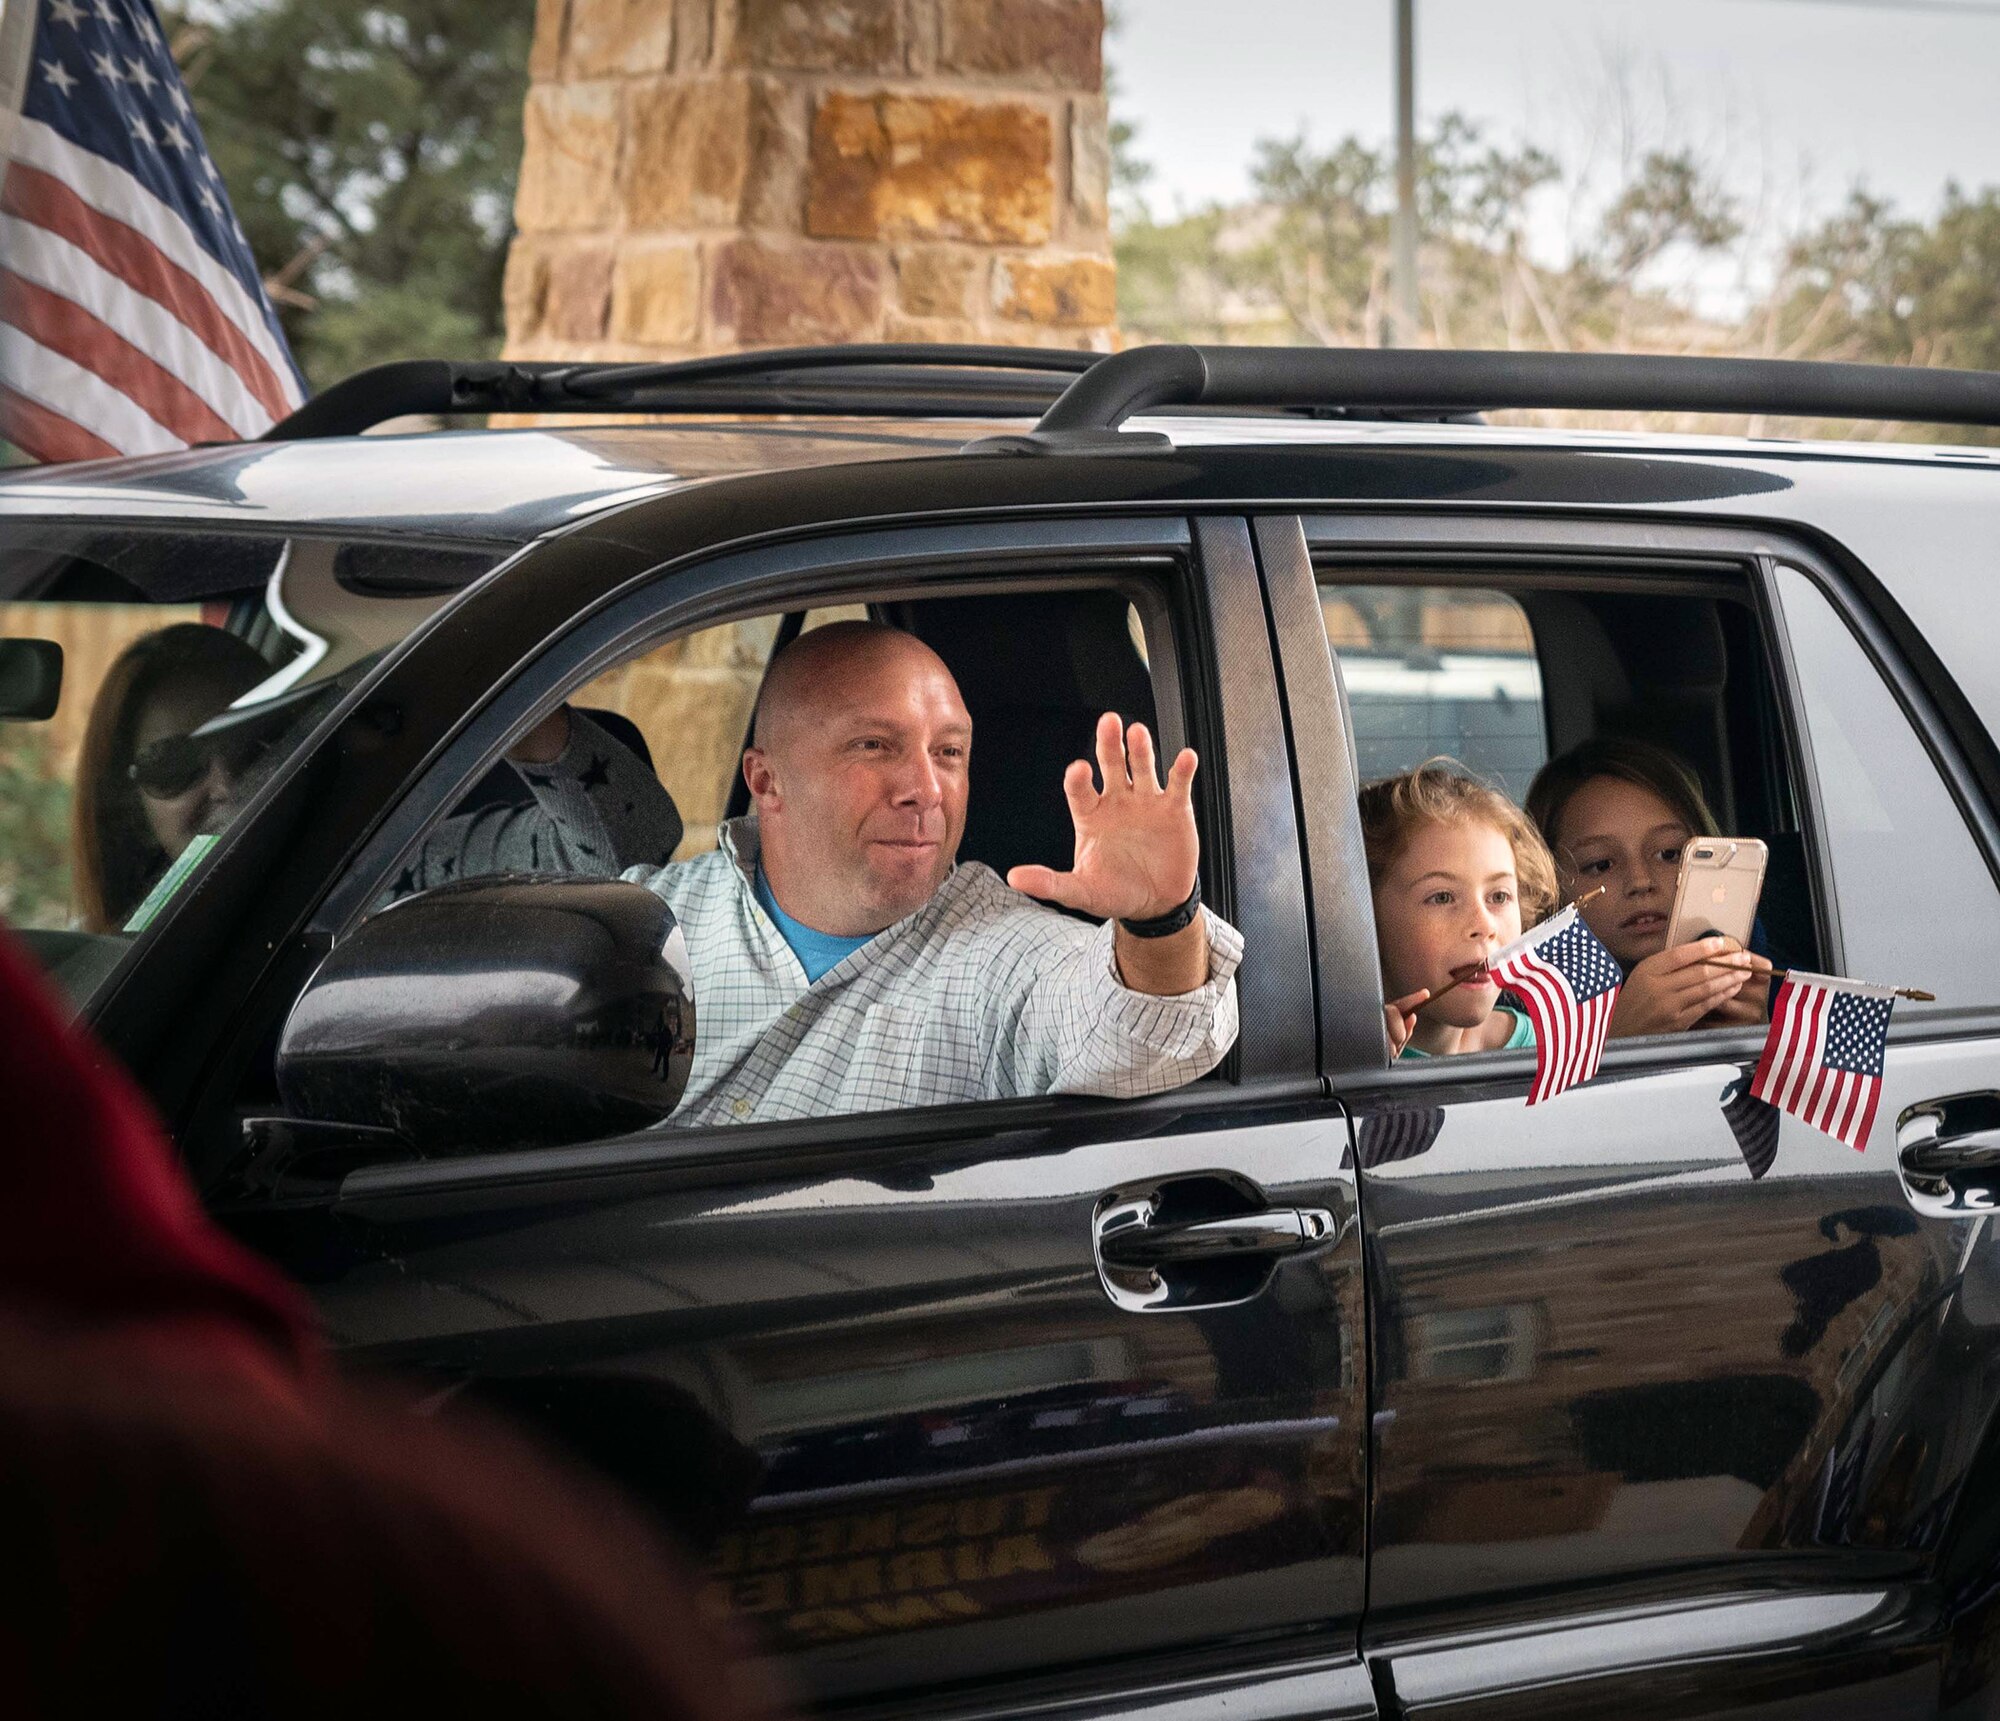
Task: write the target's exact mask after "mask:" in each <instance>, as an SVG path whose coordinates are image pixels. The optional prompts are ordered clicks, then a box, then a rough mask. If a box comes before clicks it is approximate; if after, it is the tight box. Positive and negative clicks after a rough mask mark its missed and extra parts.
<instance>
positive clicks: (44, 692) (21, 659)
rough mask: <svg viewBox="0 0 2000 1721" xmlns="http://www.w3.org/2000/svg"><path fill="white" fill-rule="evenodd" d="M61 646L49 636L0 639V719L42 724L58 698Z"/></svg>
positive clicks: (53, 712) (51, 711)
mask: <svg viewBox="0 0 2000 1721" xmlns="http://www.w3.org/2000/svg"><path fill="white" fill-rule="evenodd" d="M62 671H63V648H62V647H61V646H60V645H58V644H57V643H56V642H55V641H54V640H52V639H0V718H12V719H14V720H16V721H17V722H23V723H43V722H46V721H47V720H48V719H49V718H51V717H53V716H54V715H55V714H56V704H57V702H58V701H59V700H60V699H61V698H62Z"/></svg>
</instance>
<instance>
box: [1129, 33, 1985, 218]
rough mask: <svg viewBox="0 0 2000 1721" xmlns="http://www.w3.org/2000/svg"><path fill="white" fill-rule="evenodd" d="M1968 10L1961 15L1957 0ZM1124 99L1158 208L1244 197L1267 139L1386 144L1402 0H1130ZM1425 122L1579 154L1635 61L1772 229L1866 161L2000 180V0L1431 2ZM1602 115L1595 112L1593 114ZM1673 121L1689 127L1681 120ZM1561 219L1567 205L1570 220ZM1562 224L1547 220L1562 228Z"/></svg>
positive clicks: (1906, 182)
mask: <svg viewBox="0 0 2000 1721" xmlns="http://www.w3.org/2000/svg"><path fill="white" fill-rule="evenodd" d="M1952 6H1958V7H1961V8H1962V10H1960V11H1958V12H1956V13H1954V12H1953V11H1951V10H1948V9H1947V8H1949V7H1952ZM1118 9H1119V11H1120V13H1121V15H1122V22H1121V24H1120V26H1119V28H1118V29H1117V31H1116V32H1115V34H1114V35H1113V36H1112V38H1111V40H1110V43H1109V56H1110V60H1111V64H1112V67H1113V71H1114V76H1115V78H1116V81H1117V92H1116V96H1115V104H1116V111H1117V112H1118V114H1119V115H1120V116H1121V117H1123V118H1126V119H1129V120H1131V121H1133V122H1135V123H1136V124H1137V125H1138V127H1139V137H1138V154H1139V155H1140V157H1141V158H1142V159H1144V160H1147V161H1150V162H1151V163H1152V164H1153V166H1154V169H1155V176H1154V179H1153V180H1152V182H1151V184H1150V185H1149V186H1148V188H1147V195H1148V198H1149V201H1150V202H1151V204H1152V206H1153V208H1154V210H1155V212H1156V213H1170V212H1171V211H1172V210H1173V209H1174V207H1175V205H1176V202H1177V200H1178V201H1180V202H1182V203H1185V204H1187V205H1189V206H1192V205H1196V204H1199V203H1202V202H1204V201H1206V200H1209V199H1212V198H1223V199H1229V198H1234V197H1239V196H1241V195H1243V193H1244V192H1245V190H1246V189H1247V187H1248V175H1247V169H1248V165H1249V162H1250V159H1251V151H1252V145H1253V144H1254V142H1255V141H1256V139H1258V138H1259V137H1267V136H1273V135H1288V134H1291V133H1293V132H1296V131H1297V130H1299V129H1300V128H1301V127H1304V128H1306V129H1307V130H1308V131H1309V132H1310V134H1311V135H1312V137H1313V138H1314V139H1315V140H1316V141H1318V142H1321V143H1331V142H1332V141H1334V140H1335V139H1337V138H1338V137H1340V136H1341V135H1342V134H1343V133H1346V132H1350V131H1352V132H1356V133H1359V134H1360V135H1361V136H1363V137H1364V138H1368V139H1377V140H1382V141H1385V142H1386V141H1387V140H1388V138H1389V137H1390V135H1391V130H1392V127H1393V124H1394V84H1393V58H1392V55H1393V18H1394V6H1393V0H1122V4H1120V6H1119V8H1118ZM1416 9H1417V109H1418V116H1419V123H1420V124H1421V123H1422V121H1423V119H1424V117H1425V116H1435V115H1437V114H1440V113H1443V112H1445V111H1447V110H1449V109H1452V108H1457V109H1459V110H1460V111H1462V112H1464V113H1466V114H1468V115H1471V116H1473V117H1475V118H1479V119H1484V120H1487V121H1490V122H1491V123H1492V124H1493V126H1494V128H1495V130H1496V132H1497V133H1498V134H1499V135H1501V136H1503V137H1508V138H1511V139H1514V140H1522V139H1525V140H1528V141H1532V142H1535V143H1538V144H1541V145H1542V146H1543V147H1545V148H1549V149H1551V150H1552V151H1554V152H1555V153H1556V154H1558V155H1559V156H1563V157H1565V158H1566V159H1568V160H1570V161H1571V162H1575V161H1577V160H1578V159H1580V158H1581V156H1582V154H1583V151H1584V149H1585V147H1586V145H1587V143H1588V142H1589V141H1590V140H1591V139H1593V138H1594V139H1595V140H1596V142H1597V143H1598V145H1599V146H1600V148H1601V149H1603V150H1605V151H1607V152H1609V151H1610V150H1612V149H1613V148H1615V144H1614V142H1613V138H1614V133H1615V129H1616V127H1615V123H1614V122H1613V121H1611V120H1609V119H1608V118H1606V117H1605V116H1606V115H1607V114H1608V113H1610V112H1615V111H1616V110H1617V109H1618V108H1619V107H1620V106H1621V104H1620V103H1618V102H1615V101H1607V93H1608V91H1609V90H1610V88H1611V86H1612V84H1613V82H1614V76H1613V73H1612V71H1611V70H1610V68H1614V67H1616V68H1622V70H1621V71H1620V72H1619V74H1618V75H1620V76H1622V77H1623V79H1624V80H1625V82H1626V84H1627V85H1628V87H1629V89H1630V90H1631V92H1632V94H1631V96H1630V98H1629V99H1628V100H1627V101H1625V102H1624V103H1623V104H1622V107H1623V109H1624V112H1625V113H1626V115H1627V116H1628V118H1629V119H1630V121H1631V122H1632V123H1633V124H1634V125H1635V126H1636V128H1637V129H1638V131H1639V132H1640V133H1642V134H1645V139H1644V141H1647V142H1652V141H1655V139H1662V140H1665V141H1686V142H1690V143H1693V144H1696V145H1698V146H1700V147H1702V148H1704V149H1705V150H1707V151H1708V152H1709V153H1710V155H1711V156H1712V157H1713V158H1714V159H1716V160H1718V161H1726V162H1727V163H1728V164H1729V172H1730V175H1731V178H1732V181H1733V185H1734V188H1735V189H1736V190H1737V191H1738V193H1739V194H1740V195H1741V196H1742V198H1743V199H1744V203H1745V208H1746V211H1752V212H1754V211H1755V210H1757V209H1759V208H1761V209H1763V210H1766V211H1768V212H1769V214H1768V217H1767V218H1766V219H1765V221H1764V222H1763V226H1764V227H1765V228H1767V229H1770V230H1774V231H1775V230H1776V228H1777V227H1778V226H1779V225H1780V224H1781V223H1782V222H1783V221H1784V220H1786V219H1796V218H1797V217H1798V215H1799V214H1800V212H1801V211H1802V210H1805V211H1809V210H1811V209H1825V208H1827V207H1829V206H1831V205H1832V204H1833V203H1835V202H1837V201H1838V200H1839V199H1840V198H1841V197H1842V196H1844V195H1845V192H1846V189H1847V187H1848V186H1849V185H1850V184H1851V183H1853V182H1854V181H1855V180H1856V179H1862V180H1865V181H1866V182H1867V184H1868V185H1869V186H1870V188H1871V189H1873V190H1874V191H1876V192H1877V193H1878V194H1887V195H1889V196H1890V197H1892V198H1893V199H1894V200H1895V201H1896V202H1897V203H1898V204H1900V205H1901V206H1903V207H1904V208H1905V210H1906V211H1908V212H1911V213H1917V212H1923V213H1928V212H1930V211H1931V210H1932V209H1934V208H1935V206H1936V204H1937V201H1938V197H1939V194H1940V192H1941V191H1942V188H1943V186H1944V183H1945V181H1946V180H1947V179H1948V178H1951V177H1953V176H1956V177H1957V178H1958V179H1959V181H1960V182H1961V183H1962V184H1964V185H1967V186H1968V187H1976V186H1979V185H1984V184H2000V99H1996V93H1997V92H2000V0H1416ZM1593 116H1595V118H1594V117H1593ZM1668 134H1672V135H1671V137H1670V136H1669V135H1668ZM1549 219H1550V220H1553V217H1550V218H1549ZM1548 236H1549V235H1547V234H1545V237H1548Z"/></svg>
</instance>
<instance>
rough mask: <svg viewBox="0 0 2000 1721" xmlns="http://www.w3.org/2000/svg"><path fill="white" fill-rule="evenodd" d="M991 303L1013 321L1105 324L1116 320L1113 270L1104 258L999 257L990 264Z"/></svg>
mask: <svg viewBox="0 0 2000 1721" xmlns="http://www.w3.org/2000/svg"><path fill="white" fill-rule="evenodd" d="M993 303H994V308H995V309H996V310H998V311H999V313H1000V314H1001V315H1002V316H1003V317H1011V318H1013V319H1015V320H1016V321H1018V322H1026V323H1040V324H1042V325H1044V326H1045V327H1048V328H1073V329H1081V328H1097V327H1105V326H1108V325H1109V324H1111V323H1114V322H1116V321H1117V319H1118V271H1117V269H1116V268H1115V267H1114V266H1113V265H1112V263H1111V261H1110V260H1109V259H1108V258H1105V257H1062V258H1043V257H1003V258H1001V259H1000V261H999V262H998V263H996V264H995V265H994V270H993Z"/></svg>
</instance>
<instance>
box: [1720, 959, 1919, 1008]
mask: <svg viewBox="0 0 2000 1721" xmlns="http://www.w3.org/2000/svg"><path fill="white" fill-rule="evenodd" d="M1702 962H1703V964H1704V965H1705V966H1707V967H1710V968H1733V969H1735V970H1736V972H1737V973H1739V974H1762V973H1765V972H1766V970H1764V969H1762V968H1753V967H1752V966H1751V965H1750V964H1749V963H1747V962H1732V961H1731V960H1730V959H1729V958H1728V957H1727V956H1704V957H1703V958H1702ZM1769 974H1770V977H1771V978H1772V979H1773V980H1789V979H1790V978H1791V977H1792V971H1791V969H1789V968H1773V969H1770V970H1769ZM1826 978H1828V979H1829V980H1838V979H1841V978H1842V976H1840V975H1837V974H1830V975H1828V976H1826ZM1848 984H1849V985H1851V986H1856V987H1860V988H1864V989H1865V990H1867V991H1870V992H1886V993H1888V994H1889V995H1890V996H1891V997H1895V998H1908V999H1909V1000H1911V1002H1913V1003H1917V1004H1935V1003H1936V1002H1937V994H1936V993H1935V992H1926V991H1925V990H1924V989H1923V988H1922V987H1921V986H1880V985H1877V984H1876V983H1875V982H1874V981H1872V980H1851V981H1849V982H1848Z"/></svg>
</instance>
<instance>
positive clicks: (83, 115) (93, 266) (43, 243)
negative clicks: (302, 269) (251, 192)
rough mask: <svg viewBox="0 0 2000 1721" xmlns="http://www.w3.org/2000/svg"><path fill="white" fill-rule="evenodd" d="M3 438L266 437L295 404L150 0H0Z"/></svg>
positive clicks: (155, 444) (287, 358) (139, 443)
mask: <svg viewBox="0 0 2000 1721" xmlns="http://www.w3.org/2000/svg"><path fill="white" fill-rule="evenodd" d="M0 173H3V174H4V179H0V435H5V437H6V438H7V439H8V440H9V441H11V442H13V443H14V444H15V445H16V446H18V447H20V448H21V449H23V450H25V451H26V452H27V453H29V454H32V455H34V456H35V457H37V458H38V459H42V460H86V459H92V458H96V457H98V456H102V455H112V454H151V453H159V452H165V451H169V450H172V449H176V448H184V447H186V446H187V445H188V444H189V443H191V442H210V441H231V440H235V439H237V438H240V437H251V436H257V435H259V434H261V433H262V432H263V431H265V430H267V429H269V428H270V426H271V425H272V424H273V423H274V422H275V421H276V420H278V419H279V418H282V417H283V416H284V415H285V414H286V413H288V412H290V411H291V410H292V408H294V407H295V406H297V405H298V404H299V402H300V401H301V400H303V399H304V397H305V389H304V385H303V384H302V383H301V381H300V378H299V373H298V368H297V366H296V365H294V364H293V362H292V355H291V352H290V350H289V349H288V348H287V346H286V344H285V337H284V335H283V333H282V332H281V331H280V329H279V327H278V320H277V317H276V316H275V315H274V314H273V312H272V310H271V305H270V301H269V300H268V299H267V298H266V297H265V296H264V288H263V283H262V281H261V280H260V278H259V276H258V273H257V266H256V264H255V262H254V261H253V260H252V258H251V255H250V247H249V246H248V245H247V244H245V243H244V239H243V234H242V231H241V229H240V228H238V226H237V225H236V217H235V215H234V213H233V212H232V211H231V209H230V207H229V201H228V199H227V197H225V196H224V194H223V189H222V180H221V175H220V174H218V173H217V172H216V169H215V163H214V162H212V161H211V160H210V159H209V156H208V151H207V149H206V147H205V146H204V145H203V143H202V138H201V131H200V128H199V127H198V126H197V125H196V124H195V120H194V112H193V109H192V107H191V105H190V104H189V101H188V95H187V90H186V89H185V88H184V87H183V85H182V83H181V77H180V72H179V71H178V69H177V68H176V67H175V65H174V61H173V56H172V55H171V54H170V53H168V51H167V45H166V41H165V39H164V37H163V36H162V35H161V33H160V25H159V19H158V17H157V16H156V15H155V13H154V10H153V5H152V0H0Z"/></svg>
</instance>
